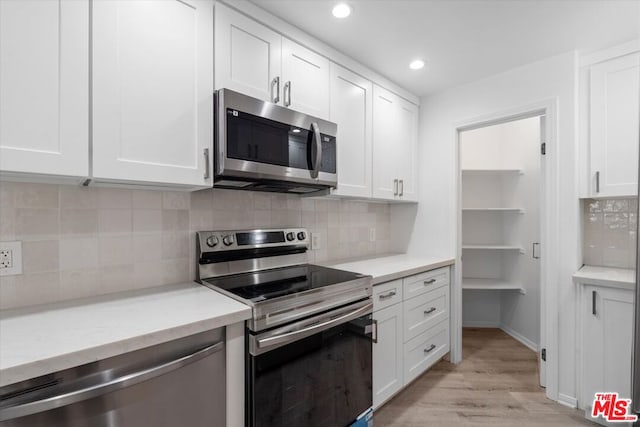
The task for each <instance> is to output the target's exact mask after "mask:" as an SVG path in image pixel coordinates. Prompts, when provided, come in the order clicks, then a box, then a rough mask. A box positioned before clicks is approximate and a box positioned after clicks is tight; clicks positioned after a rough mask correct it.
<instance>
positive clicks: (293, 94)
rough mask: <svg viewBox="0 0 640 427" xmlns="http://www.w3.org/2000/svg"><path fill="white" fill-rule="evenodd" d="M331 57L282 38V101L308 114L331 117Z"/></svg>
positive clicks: (287, 105) (325, 117) (286, 105)
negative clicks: (329, 58)
mask: <svg viewBox="0 0 640 427" xmlns="http://www.w3.org/2000/svg"><path fill="white" fill-rule="evenodd" d="M329 64H330V62H329V60H328V59H327V58H325V57H324V56H320V55H318V54H317V53H315V52H312V51H310V50H309V49H307V48H305V47H303V46H301V45H299V44H297V43H295V42H293V41H291V40H289V39H286V38H283V39H282V81H283V86H282V105H284V106H285V107H289V108H292V109H294V110H296V111H300V112H302V113H305V114H309V115H312V116H316V117H319V118H321V119H328V118H329Z"/></svg>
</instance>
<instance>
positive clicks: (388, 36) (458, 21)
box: [252, 0, 640, 95]
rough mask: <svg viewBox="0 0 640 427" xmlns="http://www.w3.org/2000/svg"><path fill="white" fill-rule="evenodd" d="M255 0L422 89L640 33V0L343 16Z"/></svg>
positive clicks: (388, 7) (422, 7) (324, 3)
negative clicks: (418, 66) (420, 64)
mask: <svg viewBox="0 0 640 427" xmlns="http://www.w3.org/2000/svg"><path fill="white" fill-rule="evenodd" d="M252 1H253V2H254V3H256V4H257V5H259V6H260V7H262V8H264V9H266V10H267V11H269V12H271V13H273V14H274V15H277V16H279V17H281V18H282V19H284V20H285V21H287V22H289V23H291V24H293V25H295V26H297V27H299V28H301V29H303V30H304V31H306V32H307V33H310V34H311V35H313V36H314V37H316V38H318V39H320V40H322V41H324V42H325V43H327V44H329V45H331V46H333V47H335V48H336V49H338V50H340V51H342V52H344V53H345V54H347V55H349V56H351V57H353V58H354V59H356V60H357V61H359V62H361V63H363V64H365V65H367V66H369V67H371V68H373V69H374V70H376V71H377V72H379V73H380V74H382V75H384V76H386V77H387V78H389V79H390V80H392V81H395V82H396V83H398V84H400V85H401V86H403V87H405V88H406V89H408V90H410V91H412V92H414V93H415V94H417V95H426V94H429V93H432V92H436V91H439V90H442V89H445V88H448V87H452V86H456V85H460V84H463V83H467V82H471V81H474V80H477V79H481V78H483V77H487V76H490V75H492V74H495V73H498V72H501V71H505V70H508V69H510V68H514V67H517V66H519V65H523V64H527V63H530V62H533V61H536V60H540V59H543V58H546V57H549V56H553V55H556V54H560V53H564V52H567V51H570V50H573V49H578V50H581V51H584V52H591V51H594V50H598V49H601V48H606V47H609V46H613V45H615V44H618V43H623V42H625V41H628V40H631V39H633V38H638V37H640V0H346V2H347V3H348V4H349V5H351V6H352V8H353V12H352V14H351V16H350V17H348V18H346V19H342V20H339V19H336V18H334V17H333V16H332V15H331V9H332V7H333V5H335V4H336V3H337V2H338V1H337V0H252ZM418 57H419V58H422V59H424V60H425V61H426V63H427V65H426V67H425V68H424V69H422V70H420V71H412V70H410V69H409V67H408V65H409V62H410V61H411V60H412V59H414V58H418Z"/></svg>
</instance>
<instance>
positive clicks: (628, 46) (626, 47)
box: [579, 39, 640, 68]
mask: <svg viewBox="0 0 640 427" xmlns="http://www.w3.org/2000/svg"><path fill="white" fill-rule="evenodd" d="M638 51H640V39H635V40H631V41H628V42H626V43H623V44H619V45H616V46H613V47H610V48H609V49H604V50H599V51H597V52H592V53H589V54H586V55H581V56H580V58H579V66H580V68H582V67H589V66H591V65H595V64H598V63H600V62H604V61H608V60H610V59H613V58H617V57H619V56H625V55H629V54H632V53H635V52H638Z"/></svg>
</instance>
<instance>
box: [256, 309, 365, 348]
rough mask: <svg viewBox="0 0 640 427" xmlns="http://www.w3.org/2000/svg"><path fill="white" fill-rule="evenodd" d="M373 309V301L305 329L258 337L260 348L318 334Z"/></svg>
mask: <svg viewBox="0 0 640 427" xmlns="http://www.w3.org/2000/svg"><path fill="white" fill-rule="evenodd" d="M372 310H373V303H369V304H367V305H365V306H363V307H360V308H358V309H356V310H353V311H351V312H349V313H347V314H345V315H342V316H340V317H336V318H334V319H331V320H327V321H326V322H322V323H318V324H316V325H312V326H309V327H306V328H304V329H300V330H299V331H293V332H287V333H285V334H281V335H276V336H274V337H268V338H258V339H257V340H256V341H257V344H258V348H260V349H265V348H268V347H273V346H275V345H281V344H285V343H290V342H293V341H297V340H299V339H302V338H305V337H308V336H311V335H313V334H316V333H318V332H322V331H325V330H327V329H331V328H333V327H334V326H337V325H340V324H342V323H346V322H348V321H350V320H353V319H356V318H358V317H360V316H363V315H365V314H368V313H371V311H372Z"/></svg>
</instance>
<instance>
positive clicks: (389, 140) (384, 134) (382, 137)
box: [373, 85, 399, 200]
mask: <svg viewBox="0 0 640 427" xmlns="http://www.w3.org/2000/svg"><path fill="white" fill-rule="evenodd" d="M396 99H397V97H396V96H395V95H394V94H392V93H391V92H389V91H388V90H385V89H382V88H381V87H379V86H376V85H374V86H373V197H376V198H382V199H391V200H393V199H394V198H397V197H398V186H399V179H398V176H397V174H396V172H397V168H396V164H397V161H398V160H397V159H398V152H397V150H396V147H395V145H396V138H397V136H398V135H396V134H394V132H395V130H396V128H397V126H396V121H397V118H396V111H397V109H398V108H397V102H396Z"/></svg>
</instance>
